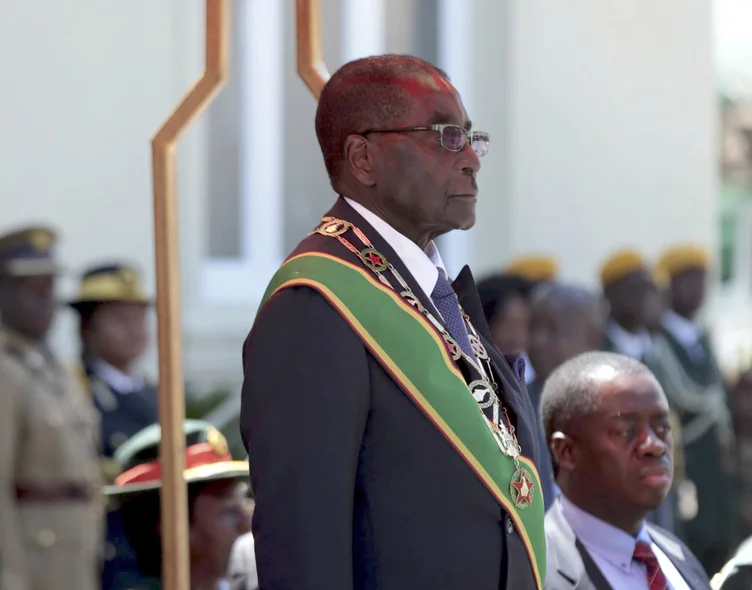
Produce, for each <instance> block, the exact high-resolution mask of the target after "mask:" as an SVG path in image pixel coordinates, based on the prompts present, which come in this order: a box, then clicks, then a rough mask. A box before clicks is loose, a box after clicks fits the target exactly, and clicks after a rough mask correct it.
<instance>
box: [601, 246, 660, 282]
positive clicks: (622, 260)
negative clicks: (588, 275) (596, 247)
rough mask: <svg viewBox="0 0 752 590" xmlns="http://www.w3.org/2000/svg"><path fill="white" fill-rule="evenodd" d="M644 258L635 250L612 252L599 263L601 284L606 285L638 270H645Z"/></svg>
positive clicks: (646, 266)
mask: <svg viewBox="0 0 752 590" xmlns="http://www.w3.org/2000/svg"><path fill="white" fill-rule="evenodd" d="M647 268H648V265H647V264H646V263H645V260H644V258H643V257H642V256H641V255H640V254H639V253H638V252H637V251H635V250H620V251H618V252H614V253H613V254H612V255H611V256H609V257H608V258H607V259H606V260H605V262H604V263H603V264H602V265H601V271H600V276H601V285H602V286H603V287H606V286H608V285H610V284H612V283H614V282H616V281H618V280H619V279H623V278H624V277H625V276H627V275H629V274H631V273H633V272H636V271H638V270H647Z"/></svg>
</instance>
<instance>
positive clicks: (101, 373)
mask: <svg viewBox="0 0 752 590" xmlns="http://www.w3.org/2000/svg"><path fill="white" fill-rule="evenodd" d="M92 369H93V370H94V373H96V375H97V376H98V377H99V378H100V379H101V380H102V381H104V382H105V383H106V384H107V385H109V386H110V387H112V389H114V390H115V391H117V392H118V393H130V392H133V391H140V390H142V389H143V388H144V380H143V379H142V378H141V377H139V376H138V375H128V374H126V373H123V372H122V371H121V370H120V369H117V368H115V367H113V366H112V365H111V364H110V363H107V362H105V361H103V360H101V359H98V360H96V361H94V362H93V363H92Z"/></svg>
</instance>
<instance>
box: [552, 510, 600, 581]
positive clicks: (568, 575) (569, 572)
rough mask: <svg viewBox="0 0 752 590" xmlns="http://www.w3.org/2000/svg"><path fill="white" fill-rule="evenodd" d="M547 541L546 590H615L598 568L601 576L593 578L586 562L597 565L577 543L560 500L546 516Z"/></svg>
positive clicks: (590, 568)
mask: <svg viewBox="0 0 752 590" xmlns="http://www.w3.org/2000/svg"><path fill="white" fill-rule="evenodd" d="M546 541H547V544H548V549H547V551H546V554H547V566H546V588H549V587H550V588H552V589H553V590H565V589H571V590H611V588H610V586H609V584H608V582H606V581H605V580H604V579H603V576H602V575H601V574H600V571H599V570H598V568H597V567H595V570H596V571H597V574H598V575H597V576H595V579H591V577H590V575H589V574H591V573H592V572H591V570H592V567H588V566H587V565H586V564H585V562H584V561H583V557H586V558H587V559H588V561H589V562H590V563H591V564H592V566H595V564H594V563H593V562H592V559H590V556H589V555H588V554H587V551H585V550H584V548H583V547H582V545H581V543H580V542H579V541H578V540H577V537H576V536H575V534H574V531H573V530H572V528H571V527H570V526H569V523H568V522H567V521H566V519H565V518H564V515H563V514H562V512H561V505H560V504H559V501H558V500H557V501H556V502H555V503H554V504H553V506H551V508H550V509H549V511H548V513H547V514H546Z"/></svg>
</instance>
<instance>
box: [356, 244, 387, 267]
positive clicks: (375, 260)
mask: <svg viewBox="0 0 752 590" xmlns="http://www.w3.org/2000/svg"><path fill="white" fill-rule="evenodd" d="M360 259H361V260H362V261H363V264H365V265H366V266H367V267H368V268H370V269H371V270H372V271H374V272H384V271H385V270H386V269H387V266H388V264H387V261H386V258H385V257H384V255H383V254H382V253H381V252H379V251H378V250H376V248H364V249H363V250H361V252H360Z"/></svg>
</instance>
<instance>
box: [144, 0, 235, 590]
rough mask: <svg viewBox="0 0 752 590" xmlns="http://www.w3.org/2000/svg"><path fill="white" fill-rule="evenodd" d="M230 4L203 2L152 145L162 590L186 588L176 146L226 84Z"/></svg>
mask: <svg viewBox="0 0 752 590" xmlns="http://www.w3.org/2000/svg"><path fill="white" fill-rule="evenodd" d="M229 43H230V28H229V1H228V0H206V66H205V70H204V73H203V75H202V76H201V78H200V79H199V80H198V82H196V84H195V85H194V87H193V88H192V89H191V91H190V92H188V94H186V95H185V97H184V98H183V100H182V101H181V102H180V104H179V105H178V106H177V108H175V110H174V111H173V112H172V114H171V115H170V116H169V118H168V119H167V121H165V123H164V125H162V127H161V128H160V129H159V131H157V134H156V135H155V136H154V138H153V139H152V142H151V145H152V168H153V174H154V247H155V257H156V274H157V322H158V324H157V325H158V329H157V336H158V343H159V422H160V424H161V426H162V445H161V448H160V460H161V462H162V492H161V507H162V528H161V531H162V556H163V564H162V588H164V589H165V590H188V588H190V568H189V555H188V506H187V492H186V485H185V479H184V478H183V470H184V467H185V457H184V455H185V433H184V429H183V422H184V420H185V398H184V395H185V394H184V383H183V363H182V334H181V322H180V269H179V264H180V254H179V252H180V248H179V235H178V196H177V189H176V184H177V179H176V158H175V146H176V143H177V141H178V139H179V138H180V136H181V135H182V133H183V132H184V131H185V130H186V129H187V128H188V127H189V126H190V125H191V123H193V121H194V120H195V119H196V118H197V117H198V116H199V114H201V112H203V110H204V109H205V108H206V107H207V106H208V105H209V103H210V102H211V101H212V99H213V98H214V97H215V96H216V95H217V94H218V93H219V91H220V89H221V88H222V86H223V85H224V84H225V82H226V80H227V76H228V72H229Z"/></svg>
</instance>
